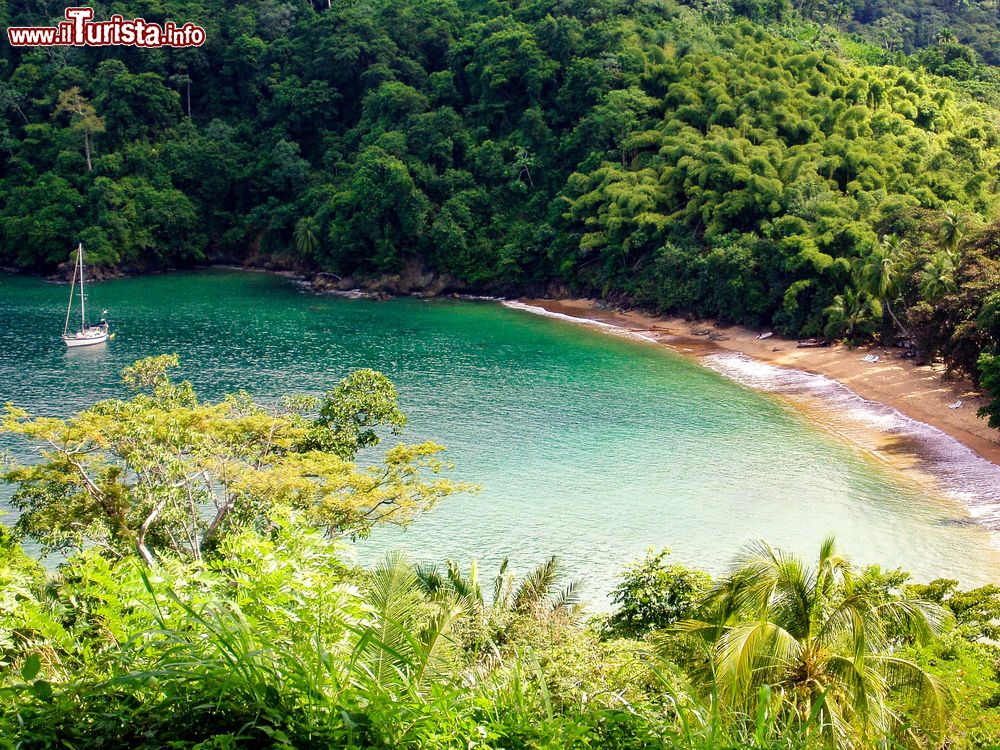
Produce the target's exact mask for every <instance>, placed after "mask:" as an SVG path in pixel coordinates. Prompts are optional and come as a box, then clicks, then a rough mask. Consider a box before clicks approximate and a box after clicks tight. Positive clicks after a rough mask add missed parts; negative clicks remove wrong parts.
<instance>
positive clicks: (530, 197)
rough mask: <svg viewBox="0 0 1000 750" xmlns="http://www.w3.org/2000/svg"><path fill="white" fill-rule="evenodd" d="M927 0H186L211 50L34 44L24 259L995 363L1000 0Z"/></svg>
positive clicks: (7, 186)
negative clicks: (243, 275) (276, 272)
mask: <svg viewBox="0 0 1000 750" xmlns="http://www.w3.org/2000/svg"><path fill="white" fill-rule="evenodd" d="M990 2H992V0H990ZM923 5H927V4H923ZM923 5H921V4H919V3H913V2H909V0H882V1H881V2H878V3H873V2H867V1H865V2H862V0H857V1H856V2H854V1H852V2H846V3H844V2H839V1H838V2H834V1H833V0H795V1H794V2H786V1H785V0H690V2H685V3H681V2H677V0H665V1H664V2H647V1H646V0H642V1H640V2H627V1H626V0H606V1H605V2H601V3H599V4H598V5H597V6H593V7H592V6H591V5H588V4H586V3H573V2H571V3H564V4H561V5H560V6H559V7H550V6H549V5H545V4H544V3H539V2H527V3H513V2H509V0H500V1H499V2H491V3H479V2H473V1H472V0H427V1H426V2H417V3H401V2H398V0H377V2H371V3H326V4H324V3H312V4H311V3H303V2H295V3H280V2H277V0H255V1H254V2H253V3H251V4H246V3H236V4H232V3H222V2H218V0H212V1H211V2H205V3H200V4H197V5H196V6H190V7H189V6H187V5H184V4H177V3H171V2H167V3H163V4H161V5H160V6H159V11H160V12H162V13H163V14H164V15H166V16H168V17H175V16H176V17H178V18H180V17H188V16H191V17H193V16H197V18H194V20H195V21H197V22H198V23H200V24H202V25H203V26H205V27H206V28H207V29H208V30H209V32H208V42H207V43H206V45H205V46H204V47H202V48H199V49H197V50H184V51H180V52H176V53H172V54H170V55H165V54H164V55H160V54H142V55H137V54H133V53H132V52H130V51H129V50H128V49H118V48H101V49H96V48H80V49H76V48H74V49H69V48H67V49H63V50H60V51H59V53H58V54H52V55H48V54H45V53H44V52H43V51H41V50H25V49H18V48H11V47H6V48H4V50H3V52H2V60H3V65H2V67H0V161H2V163H3V170H2V176H0V196H3V198H4V200H2V201H0V223H2V225H3V231H2V232H0V264H12V265H16V266H19V267H23V268H30V269H33V270H50V269H52V268H53V267H55V266H57V265H59V264H60V263H63V262H65V260H66V258H67V254H68V252H67V248H69V247H71V246H73V245H74V243H75V242H76V241H77V240H79V241H82V242H84V243H85V245H86V246H87V249H88V257H89V258H90V260H91V262H92V263H93V264H95V265H97V266H108V267H125V268H134V269H152V268H163V267H171V266H177V265H185V264H192V263H197V262H202V261H205V260H209V261H211V260H223V261H226V262H231V261H233V260H240V261H246V262H250V263H259V264H270V263H274V264H281V265H285V266H292V267H295V268H300V269H303V270H311V271H326V272H330V273H333V274H337V275H339V276H341V277H346V278H349V279H350V280H353V281H354V282H355V283H360V282H362V281H366V282H370V283H372V284H373V285H375V286H378V285H380V284H381V285H385V286H388V287H390V288H394V282H393V281H392V280H393V279H394V278H395V276H396V275H397V274H403V275H410V274H414V275H416V276H418V277H419V278H423V279H433V283H432V284H431V286H432V288H433V289H434V290H435V291H439V290H440V289H441V287H442V285H444V286H450V287H451V288H453V289H458V290H477V291H490V292H494V293H502V294H510V293H524V292H528V293H532V294H537V293H539V292H541V291H542V290H545V289H547V288H568V289H569V290H570V291H571V292H572V293H576V294H580V295H592V296H598V297H610V298H612V299H614V300H615V301H619V302H621V303H623V304H626V305H628V304H632V305H644V306H649V307H651V308H655V309H657V310H660V311H671V312H682V313H687V314H694V315H696V316H710V317H715V318H720V319H724V320H725V321H727V322H736V323H743V324H749V325H754V326H767V327H770V328H773V329H775V330H779V331H783V332H785V333H788V334H792V335H817V334H822V333H824V332H826V333H828V334H829V335H831V336H836V337H844V338H847V339H849V340H851V341H861V340H863V339H867V338H870V337H872V336H874V335H876V334H879V335H880V336H881V338H882V340H883V343H884V344H892V343H895V342H896V341H897V340H898V339H899V338H902V339H913V340H914V341H915V342H916V343H917V344H918V346H919V348H920V350H921V352H920V353H921V355H922V357H923V358H924V359H929V358H931V357H936V356H940V357H943V358H944V359H945V361H946V362H947V363H948V366H949V367H950V368H951V369H953V370H956V371H960V372H964V373H966V374H968V375H970V376H971V377H973V378H978V377H979V376H980V375H981V374H983V373H981V371H980V367H979V365H978V361H979V356H980V354H981V353H982V352H987V353H991V352H995V351H997V349H998V346H1000V338H998V337H1000V332H998V331H996V330H993V329H988V328H986V327H980V326H978V324H977V323H976V319H977V317H978V316H979V314H980V312H981V311H982V310H981V308H982V307H983V304H984V302H985V300H986V299H987V298H988V297H989V296H990V295H992V294H996V293H998V291H1000V280H998V277H997V274H996V273H995V270H993V269H992V267H991V264H994V263H995V260H996V258H997V256H998V255H1000V245H998V244H997V243H995V242H993V241H992V239H991V238H993V237H994V235H995V234H996V227H995V226H994V227H992V228H990V226H991V222H993V221H995V219H996V217H997V213H998V211H1000V203H998V198H997V181H996V179H995V172H996V168H997V165H998V164H1000V128H998V124H997V123H998V117H997V107H998V106H1000V75H998V73H997V70H998V68H993V67H991V66H990V64H989V63H991V62H1000V60H997V59H994V58H995V45H991V41H995V37H996V26H997V24H996V21H997V18H996V12H997V11H996V7H995V4H993V5H992V6H991V5H989V4H988V3H987V2H985V0H984V1H983V2H967V3H963V4H960V6H959V5H955V4H954V3H950V2H946V1H945V0H940V1H938V0H935V2H934V3H931V4H930V6H929V8H924V7H923ZM8 15H9V16H10V19H9V20H10V22H11V23H19V24H28V25H30V24H32V23H35V22H36V21H37V22H41V21H42V20H44V19H43V18H42V15H39V14H36V13H34V12H33V11H32V10H31V7H29V6H24V5H23V4H22V5H15V6H11V10H10V12H9V13H8ZM977 50H978V51H977ZM909 53H912V55H911V56H909V57H908V56H907V54H909ZM983 58H986V59H983ZM984 227H985V229H984ZM426 271H433V272H437V276H433V275H430V274H427V273H425V272H426ZM553 285H555V286H553ZM984 363H985V365H984V367H986V368H987V369H988V366H989V360H988V359H987V360H984ZM983 372H984V373H985V371H983ZM985 374H987V375H988V373H985Z"/></svg>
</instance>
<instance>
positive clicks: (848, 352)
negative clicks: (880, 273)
mask: <svg viewBox="0 0 1000 750" xmlns="http://www.w3.org/2000/svg"><path fill="white" fill-rule="evenodd" d="M520 301H521V302H522V303H523V304H526V305H530V306H534V307H540V308H543V309H544V310H546V311H548V312H551V313H557V314H561V315H567V316H570V317H574V318H580V319H581V320H594V321H599V322H601V323H605V324H608V325H612V326H615V327H618V328H621V329H623V330H624V331H629V332H632V333H641V334H642V335H643V336H644V337H646V338H649V339H651V340H654V341H656V342H658V343H661V344H663V345H665V346H668V347H670V348H671V349H673V350H675V351H677V352H679V353H681V354H684V355H687V356H691V357H693V358H700V357H703V356H705V355H707V354H711V353H714V352H719V351H731V352H739V353H742V354H744V355H746V356H748V357H752V358H754V359H756V360H760V361H762V362H766V363H768V364H771V365H775V366H779V367H787V368H792V369H796V370H801V371H804V372H809V373H813V374H817V375H825V376H826V377H828V378H830V379H832V380H836V381H838V382H840V383H841V384H843V385H844V386H846V387H848V388H850V389H851V390H852V391H854V392H855V393H857V394H858V395H859V396H861V397H863V398H866V399H869V400H871V401H876V402H878V403H881V404H884V405H886V406H888V407H891V408H893V409H895V410H897V411H899V412H900V413H902V414H904V415H905V416H907V417H909V418H911V419H914V420H917V421H919V422H923V423H925V424H928V425H931V426H932V427H935V428H937V429H939V430H941V431H942V432H944V433H946V434H948V435H950V436H951V437H953V438H955V439H956V440H958V441H959V442H961V443H962V444H964V445H965V446H967V447H969V448H970V449H972V450H973V451H975V452H976V453H977V454H978V455H980V456H982V457H983V458H985V459H987V460H988V461H991V462H992V463H994V464H998V465H1000V431H998V430H994V429H992V428H990V427H989V426H988V425H987V424H986V421H985V420H984V419H980V418H979V417H977V416H976V411H977V410H978V409H979V407H980V406H982V405H983V403H985V399H984V397H983V396H982V394H980V393H979V392H978V391H976V390H975V388H974V387H973V385H972V383H970V382H968V381H963V380H955V381H949V380H945V379H944V377H943V375H944V367H943V366H939V365H924V366H917V365H915V364H914V363H913V360H910V359H903V358H901V357H900V356H899V355H900V352H899V350H892V349H885V348H883V347H881V346H867V347H856V348H853V349H851V348H848V347H847V346H844V345H834V346H830V347H825V348H816V349H799V348H797V347H796V343H797V342H796V341H794V340H789V339H783V338H779V337H778V336H772V337H770V338H767V339H764V340H760V339H758V338H757V336H758V335H759V334H760V333H761V331H755V330H750V329H748V328H743V327H741V326H720V325H716V324H714V323H712V322H708V321H695V322H692V321H687V320H683V319H681V318H661V317H656V316H652V315H645V314H643V313H639V312H621V311H615V310H606V309H602V308H600V307H599V306H598V304H597V302H596V301H595V300H589V299H567V300H548V299H522V300H520ZM867 354H877V355H879V357H880V359H879V361H878V362H877V363H874V364H870V363H868V362H865V361H863V357H865V355H867ZM959 400H961V401H962V402H963V403H962V406H961V407H960V408H957V409H950V408H949V405H950V404H954V403H955V402H956V401H959Z"/></svg>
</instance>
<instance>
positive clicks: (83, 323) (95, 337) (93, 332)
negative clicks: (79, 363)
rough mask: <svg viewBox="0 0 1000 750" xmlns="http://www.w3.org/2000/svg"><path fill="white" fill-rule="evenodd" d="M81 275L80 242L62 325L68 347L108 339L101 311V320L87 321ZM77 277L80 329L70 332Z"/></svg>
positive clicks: (100, 342) (81, 252) (105, 323)
mask: <svg viewBox="0 0 1000 750" xmlns="http://www.w3.org/2000/svg"><path fill="white" fill-rule="evenodd" d="M83 276H84V274H83V243H80V244H79V245H78V246H77V248H76V264H75V265H74V266H73V280H72V281H71V282H70V285H69V306H68V307H67V308H66V325H64V326H63V334H62V339H63V341H64V342H65V343H66V346H68V347H77V346H93V345H94V344H103V343H104V342H105V341H107V340H108V321H107V320H105V319H104V313H101V322H100V323H98V324H97V325H90V324H89V323H88V322H87V295H86V294H85V292H84V278H83ZM77 279H79V280H80V281H79V283H80V330H78V331H76V332H75V333H70V330H69V318H70V315H71V314H72V312H73V294H74V292H75V291H76V285H77ZM105 312H106V311H105Z"/></svg>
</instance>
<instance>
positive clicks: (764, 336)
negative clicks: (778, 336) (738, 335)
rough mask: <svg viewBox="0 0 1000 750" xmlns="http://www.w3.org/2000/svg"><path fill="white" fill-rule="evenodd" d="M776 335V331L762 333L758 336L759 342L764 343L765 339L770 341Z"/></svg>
mask: <svg viewBox="0 0 1000 750" xmlns="http://www.w3.org/2000/svg"><path fill="white" fill-rule="evenodd" d="M773 335H774V331H768V332H767V333H762V334H760V335H759V336H757V340H758V341H763V340H764V339H769V338H771V337H772V336H773Z"/></svg>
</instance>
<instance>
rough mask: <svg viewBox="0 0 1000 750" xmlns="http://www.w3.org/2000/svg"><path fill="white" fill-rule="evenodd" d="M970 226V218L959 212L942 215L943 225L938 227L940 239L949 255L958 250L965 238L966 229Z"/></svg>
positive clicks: (946, 212)
mask: <svg viewBox="0 0 1000 750" xmlns="http://www.w3.org/2000/svg"><path fill="white" fill-rule="evenodd" d="M967 224H968V217H967V216H966V215H965V214H962V213H959V212H958V211H951V210H948V211H945V212H944V213H943V214H942V215H941V223H940V224H939V225H938V239H939V240H940V241H941V246H942V247H943V248H944V249H945V250H947V251H948V252H949V253H954V252H956V251H957V250H958V244H959V243H960V242H961V241H962V238H963V237H964V236H965V229H966V226H967Z"/></svg>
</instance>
